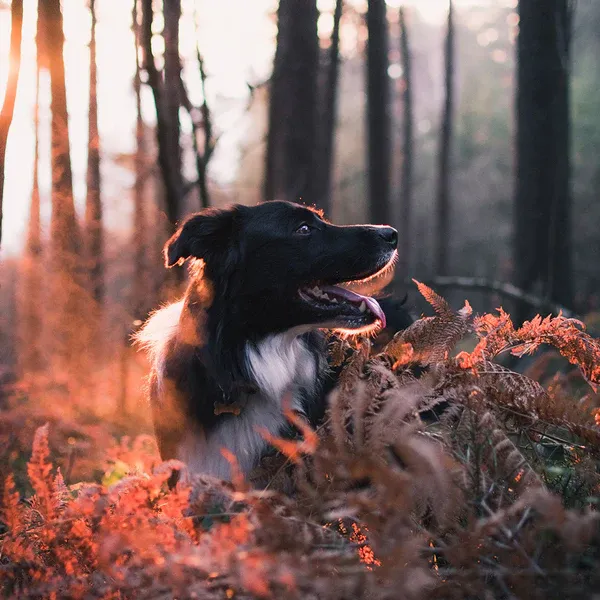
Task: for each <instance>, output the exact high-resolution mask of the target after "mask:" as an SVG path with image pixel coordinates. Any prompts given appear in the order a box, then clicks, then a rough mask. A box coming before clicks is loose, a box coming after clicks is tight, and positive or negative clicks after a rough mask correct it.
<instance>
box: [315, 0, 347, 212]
mask: <svg viewBox="0 0 600 600" xmlns="http://www.w3.org/2000/svg"><path fill="white" fill-rule="evenodd" d="M343 8H344V2H343V0H336V3H335V11H334V13H333V30H332V32H331V45H330V46H329V51H328V53H327V65H326V70H325V79H324V82H323V99H322V101H321V102H320V106H321V107H322V108H321V114H320V116H319V127H318V131H317V135H318V140H319V152H318V154H317V156H318V157H319V160H318V164H317V166H316V169H317V172H316V184H315V185H316V196H315V202H316V204H317V205H318V206H319V207H320V208H322V209H323V210H324V211H325V213H326V214H330V213H331V178H332V175H333V149H334V136H335V123H336V115H337V96H338V79H339V70H340V69H339V65H340V21H341V18H342V12H343Z"/></svg>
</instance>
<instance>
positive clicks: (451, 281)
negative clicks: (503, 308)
mask: <svg viewBox="0 0 600 600" xmlns="http://www.w3.org/2000/svg"><path fill="white" fill-rule="evenodd" d="M404 283H406V284H411V285H412V280H411V279H406V280H405V281H404ZM423 283H425V284H426V285H430V286H434V287H438V288H458V289H466V290H477V291H482V292H494V293H496V294H500V295H501V296H504V297H506V298H510V299H511V300H519V301H520V302H525V303H527V304H529V305H530V306H533V307H534V308H535V309H537V310H550V311H551V312H552V313H562V314H563V316H565V317H567V318H569V319H577V318H579V317H578V315H577V314H576V313H575V312H574V311H572V310H571V309H569V308H567V307H566V306H562V305H561V304H557V303H556V302H552V301H551V300H549V299H545V298H540V296H536V295H535V294H531V293H529V292H526V291H525V290H522V289H521V288H518V287H517V286H515V285H513V284H512V283H503V282H501V281H494V280H490V279H485V278H484V277H460V276H452V275H448V276H445V275H439V276H436V277H433V278H431V279H428V280H425V281H424V282H423Z"/></svg>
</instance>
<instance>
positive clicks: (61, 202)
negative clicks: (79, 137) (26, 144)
mask: <svg viewBox="0 0 600 600" xmlns="http://www.w3.org/2000/svg"><path fill="white" fill-rule="evenodd" d="M38 19H41V28H42V30H43V40H44V50H45V52H46V54H47V61H48V63H47V64H48V68H49V72H50V89H51V94H52V99H51V103H50V109H51V113H52V119H51V149H52V156H51V166H52V189H51V199H52V214H51V218H50V256H49V259H50V297H49V308H50V310H49V312H48V315H47V319H48V325H49V330H50V331H49V333H50V337H49V353H50V355H51V356H52V358H53V360H54V361H55V369H53V371H52V372H53V375H54V376H59V377H60V378H64V379H63V380H64V382H65V383H66V384H67V385H69V386H71V385H73V384H74V383H75V382H76V380H77V381H80V380H79V379H78V378H79V377H80V376H83V374H82V372H81V365H80V360H82V358H83V354H84V353H85V337H86V336H84V335H82V329H83V327H84V326H85V325H86V323H85V318H84V317H83V313H84V312H85V310H84V309H83V308H82V293H81V292H82V289H83V280H82V276H81V275H82V271H81V258H80V252H81V233H80V230H79V225H78V223H77V218H76V214H75V205H74V199H73V177H72V172H71V157H70V152H69V148H70V144H69V128H68V112H67V95H66V84H65V65H64V60H63V49H64V41H65V38H64V32H63V18H62V13H61V8H60V0H39V3H38Z"/></svg>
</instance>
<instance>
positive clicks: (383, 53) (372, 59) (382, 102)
mask: <svg viewBox="0 0 600 600" xmlns="http://www.w3.org/2000/svg"><path fill="white" fill-rule="evenodd" d="M367 29H368V34H369V39H368V44H367V137H368V141H367V147H368V170H369V210H370V221H371V222H372V223H375V224H386V223H390V222H391V209H390V169H391V160H392V158H391V157H392V140H391V132H392V127H391V118H390V102H389V100H390V79H389V76H388V66H389V60H388V22H387V9H386V4H385V0H369V4H368V10H367Z"/></svg>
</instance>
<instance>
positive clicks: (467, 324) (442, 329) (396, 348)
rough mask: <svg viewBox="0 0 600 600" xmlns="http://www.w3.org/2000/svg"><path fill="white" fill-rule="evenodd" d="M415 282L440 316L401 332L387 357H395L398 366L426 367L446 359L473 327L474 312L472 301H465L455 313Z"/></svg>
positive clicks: (385, 350) (427, 288)
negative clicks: (415, 364)
mask: <svg viewBox="0 0 600 600" xmlns="http://www.w3.org/2000/svg"><path fill="white" fill-rule="evenodd" d="M415 283H416V284H417V287H418V288H419V291H420V292H421V294H423V296H424V297H425V299H426V300H427V301H428V302H429V303H430V304H431V306H432V307H433V308H434V310H435V311H436V313H437V315H436V316H435V317H424V318H422V319H419V320H418V321H415V322H414V323H413V324H412V325H411V326H410V327H408V328H407V329H405V330H404V331H401V332H399V333H397V334H396V335H395V336H394V338H393V339H392V341H391V342H390V343H389V344H388V345H387V346H386V347H385V348H384V350H383V354H385V355H388V356H390V357H392V358H393V359H394V361H395V363H396V366H401V365H404V364H408V363H411V362H413V363H420V364H423V365H426V364H433V363H436V362H440V361H443V360H446V359H447V358H448V355H449V354H450V352H452V350H453V349H454V347H455V346H456V344H457V343H458V342H459V341H460V340H461V339H462V338H463V337H464V336H465V334H466V333H467V332H468V331H469V330H470V328H471V320H472V319H471V316H472V314H473V310H472V308H471V306H470V305H469V303H468V302H466V301H465V305H464V307H463V308H461V309H460V310H459V311H458V312H454V311H453V310H452V309H451V308H450V306H449V304H448V303H447V302H446V300H444V299H443V298H442V297H441V296H439V295H438V294H436V292H434V291H433V290H432V289H431V288H429V287H427V286H426V285H425V284H423V283H420V282H418V281H416V280H415ZM409 345H410V347H409ZM410 348H412V351H411V350H410Z"/></svg>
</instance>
